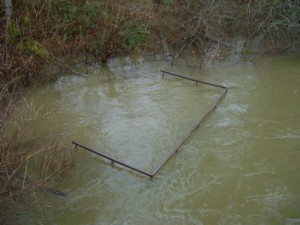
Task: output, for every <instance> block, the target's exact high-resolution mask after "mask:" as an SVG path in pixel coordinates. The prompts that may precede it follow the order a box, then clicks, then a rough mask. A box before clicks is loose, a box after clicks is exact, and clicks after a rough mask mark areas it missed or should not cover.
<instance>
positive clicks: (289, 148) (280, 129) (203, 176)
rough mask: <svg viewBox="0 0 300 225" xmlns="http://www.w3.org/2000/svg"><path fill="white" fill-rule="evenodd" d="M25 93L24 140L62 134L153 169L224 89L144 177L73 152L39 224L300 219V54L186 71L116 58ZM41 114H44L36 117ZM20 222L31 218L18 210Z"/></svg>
mask: <svg viewBox="0 0 300 225" xmlns="http://www.w3.org/2000/svg"><path fill="white" fill-rule="evenodd" d="M75 69H77V70H80V71H83V72H85V73H88V74H89V77H88V78H84V77H79V76H74V75H65V76H62V77H60V78H59V79H58V80H57V81H55V82H54V83H51V84H49V85H47V86H44V87H39V88H37V89H36V90H34V92H33V93H31V94H30V95H31V96H32V97H33V102H34V104H35V105H36V107H37V108H39V107H40V106H42V108H41V110H40V111H41V113H44V116H41V117H38V118H37V119H36V120H35V121H34V123H33V127H34V129H33V130H32V135H34V136H36V137H37V139H38V140H40V141H43V140H45V138H51V137H56V136H60V137H65V138H66V139H67V140H68V143H70V145H69V147H70V148H73V147H74V146H72V144H71V141H77V142H79V143H82V144H84V145H86V146H89V147H91V148H93V149H96V150H98V151H99V152H102V153H105V154H107V155H110V156H113V157H115V158H117V159H119V160H121V161H124V162H126V163H129V164H130V165H133V166H135V167H137V168H140V169H143V170H146V171H149V172H152V171H153V170H154V169H155V168H156V167H157V165H158V164H159V163H160V162H161V161H162V159H163V158H164V157H166V156H167V155H168V154H169V153H170V151H171V150H172V148H174V146H176V145H177V144H178V142H179V141H180V140H181V138H182V137H183V136H184V135H185V133H186V132H187V131H188V130H189V129H190V128H191V127H192V126H194V125H195V123H196V122H197V121H198V120H199V119H200V118H201V117H202V116H203V115H204V114H205V112H206V111H207V110H208V109H209V107H210V105H211V104H212V103H213V102H214V101H216V99H217V98H218V97H219V95H220V93H221V92H222V90H220V89H218V88H213V87H207V86H205V85H201V84H198V85H196V84H195V83H193V82H191V81H187V80H182V79H179V78H174V77H170V76H165V77H162V76H161V73H160V69H165V70H168V71H173V72H176V73H180V74H184V75H186V76H190V77H193V78H196V79H200V80H205V81H209V82H212V83H217V84H221V85H225V86H228V87H229V91H228V94H227V96H226V97H225V99H224V100H223V101H222V102H221V104H220V105H219V107H218V108H217V109H216V110H215V111H214V112H213V114H212V115H211V116H210V117H209V118H208V119H207V120H205V122H204V123H203V125H202V126H201V127H200V128H199V129H198V130H196V132H195V133H194V134H193V135H192V136H191V137H190V138H189V139H188V141H187V142H186V143H185V144H184V145H183V146H182V147H181V148H180V151H179V152H178V153H177V154H176V155H175V156H174V157H173V158H172V159H171V160H170V161H169V162H168V163H167V164H166V165H165V166H164V167H163V168H162V170H161V171H160V172H159V173H158V174H157V175H156V177H154V178H153V179H150V178H148V177H146V176H143V175H141V174H137V173H135V172H133V171H130V170H128V169H126V168H123V167H121V166H116V165H115V166H114V165H111V164H110V162H109V161H107V160H104V159H102V158H100V157H98V156H96V155H93V154H92V153H89V152H86V151H84V150H80V149H78V150H77V151H78V154H80V157H79V158H78V160H77V163H76V165H75V166H74V167H73V168H72V170H71V173H70V175H69V176H68V177H66V178H65V179H64V180H63V181H62V182H61V183H60V184H59V186H58V187H57V188H59V189H60V190H62V191H66V192H67V193H68V196H67V197H66V198H63V199H57V198H56V197H53V199H51V197H49V201H50V202H53V205H54V206H55V204H58V205H57V206H55V208H57V209H53V210H50V212H49V213H48V214H47V215H46V216H45V217H46V218H45V217H42V224H59V225H60V224H61V225H77V224H78V225H84V224H114V225H117V224H131V225H135V224H136V225H140V224H151V225H152V224H170V225H171V224H172V225H175V224H178V225H182V224H199V225H200V224H220V225H221V224H224V225H225V224H226V225H227V224H245V225H248V224H266V225H267V224H270V225H271V224H272V225H274V224H288V225H294V224H300V58H299V57H283V56H281V57H256V58H254V59H247V60H244V61H241V60H232V61H226V62H219V63H216V64H214V65H211V66H208V67H207V68H206V69H202V70H200V69H196V68H193V67H192V66H189V65H188V64H187V63H184V62H182V63H181V64H180V65H177V66H173V67H170V66H168V65H167V64H164V63H162V62H161V61H159V60H151V59H141V60H140V61H139V62H138V63H137V64H136V65H134V64H132V63H131V59H130V58H117V59H114V60H111V61H110V62H109V63H108V64H107V65H97V64H95V65H91V66H86V65H83V66H78V67H77V68H75ZM45 112H47V113H45ZM22 221H23V224H32V221H34V219H33V218H32V216H26V215H23V217H22Z"/></svg>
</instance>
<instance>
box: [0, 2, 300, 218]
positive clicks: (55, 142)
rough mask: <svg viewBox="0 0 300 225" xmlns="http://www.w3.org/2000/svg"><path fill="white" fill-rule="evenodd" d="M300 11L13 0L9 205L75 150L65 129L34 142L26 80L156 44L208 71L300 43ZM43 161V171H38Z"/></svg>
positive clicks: (6, 107) (167, 58) (3, 41)
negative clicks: (234, 58)
mask: <svg viewBox="0 0 300 225" xmlns="http://www.w3.org/2000/svg"><path fill="white" fill-rule="evenodd" d="M0 4H2V5H3V1H1V3H0ZM2 5H1V6H2ZM1 8H3V9H4V7H1ZM245 15H246V19H245ZM297 18H299V6H298V5H297V4H296V2H294V1H276V2H272V3H268V2H263V3H258V2H257V3H256V2H253V1H248V2H244V1H230V2H226V3H219V2H211V1H205V0H203V1H172V0H162V1H144V2H143V3H141V2H140V1H104V0H103V1H83V0H66V1H25V0H22V1H18V2H13V8H12V15H11V17H10V18H9V22H8V23H6V22H7V18H6V15H5V11H1V18H0V20H1V24H3V26H1V28H0V29H1V31H0V49H1V54H0V73H1V74H0V106H1V109H0V113H1V115H0V118H1V121H0V125H1V126H0V138H1V140H0V141H1V142H0V143H1V145H0V150H1V154H0V156H1V163H0V165H1V168H0V179H1V192H0V195H1V197H3V198H1V202H0V203H1V204H0V205H1V206H0V209H1V211H2V212H5V211H4V209H5V208H6V205H7V204H6V202H5V201H11V200H13V201H16V200H22V196H24V195H27V194H28V193H29V192H30V193H31V194H30V195H28V196H31V197H32V198H34V196H35V194H34V193H36V192H39V191H40V190H45V189H47V188H48V187H51V185H53V184H54V183H55V179H54V178H59V177H60V174H61V172H62V174H63V173H64V172H66V171H67V170H68V168H69V167H70V166H71V164H72V161H68V160H65V158H61V155H64V152H65V153H66V154H69V153H68V149H66V148H65V143H64V142H63V141H62V140H61V138H62V139H63V137H55V138H53V139H51V140H47V141H45V143H42V144H41V143H39V145H36V144H35V143H36V137H34V136H31V131H30V130H27V127H28V124H29V123H30V122H31V121H32V120H33V119H34V118H35V116H36V115H37V114H38V112H39V110H40V109H39V108H34V107H32V104H31V103H30V102H26V101H25V100H24V99H23V95H22V91H23V88H29V89H30V87H31V86H32V85H33V84H44V83H47V82H48V81H53V80H56V79H57V78H58V77H59V76H60V74H61V72H62V71H65V70H69V71H70V72H71V73H75V74H76V73H77V75H80V76H84V75H86V74H84V73H82V71H77V69H76V68H74V67H72V65H73V64H76V61H77V60H78V59H79V60H80V61H81V62H85V63H89V62H96V63H98V64H101V63H110V62H111V61H113V57H115V56H120V55H133V59H138V58H139V56H140V55H143V54H146V53H147V52H152V53H153V54H156V55H157V58H159V59H160V60H162V61H164V62H166V63H167V64H168V65H170V64H172V65H174V66H176V65H179V64H180V63H181V60H182V58H184V57H185V56H186V55H192V56H193V57H192V59H190V62H189V64H190V66H191V67H192V68H197V69H201V68H205V67H206V66H207V65H210V64H213V63H214V62H215V61H217V60H219V59H221V58H226V57H228V56H232V55H233V56H237V57H240V56H241V55H243V54H257V53H258V54H260V53H272V54H278V53H283V52H286V51H292V50H295V51H297V49H298V47H299V22H298V19H297ZM4 24H6V25H4ZM152 53H151V54H152ZM77 62H78V61H77ZM133 62H134V60H133ZM22 99H23V100H22ZM20 100H21V101H24V102H23V103H24V105H25V107H24V108H19V105H18V104H19V103H18V102H19V101H20ZM46 114H47V112H46ZM16 118H17V119H16ZM20 118H21V119H20ZM58 158H60V160H58ZM36 168H39V170H40V172H41V173H40V174H39V175H36V174H34V173H32V171H33V170H36ZM56 175H57V176H56ZM27 180H34V182H29V181H27ZM37 205H38V204H37ZM2 209H3V210H2ZM1 222H2V221H0V223H1ZM4 223H5V222H4Z"/></svg>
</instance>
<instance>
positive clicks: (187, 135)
mask: <svg viewBox="0 0 300 225" xmlns="http://www.w3.org/2000/svg"><path fill="white" fill-rule="evenodd" d="M227 90H228V88H225V91H224V92H223V93H222V95H221V96H220V97H219V98H218V99H217V101H216V102H215V103H214V104H212V106H211V107H210V109H209V110H208V111H207V112H206V113H205V115H204V116H203V117H202V118H201V119H200V120H199V121H198V122H197V124H196V125H195V126H194V127H193V128H192V129H190V130H189V131H188V132H187V133H186V134H185V136H184V137H183V138H182V140H181V141H180V142H179V143H178V144H177V145H176V146H175V148H174V149H173V151H172V152H171V153H170V154H169V155H168V156H167V157H166V158H165V159H164V161H163V162H162V163H161V164H160V165H159V166H158V167H157V168H156V170H155V171H154V172H153V177H154V176H155V175H156V174H157V173H158V172H159V170H160V169H161V168H162V167H163V166H164V165H165V164H166V163H167V162H168V161H169V160H170V159H171V158H172V156H173V155H174V154H175V153H176V152H178V150H179V148H180V147H181V146H182V145H183V144H184V142H186V141H187V139H188V138H189V137H190V136H191V135H192V133H193V132H194V131H195V130H196V129H197V128H198V127H199V126H200V125H201V124H202V122H203V121H204V120H205V119H206V118H207V117H208V116H209V115H210V114H211V113H212V112H213V111H214V110H215V109H216V108H217V106H218V105H219V104H220V102H221V100H222V99H223V98H224V97H225V96H226V94H227Z"/></svg>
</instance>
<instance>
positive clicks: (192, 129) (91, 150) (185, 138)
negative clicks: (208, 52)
mask: <svg viewBox="0 0 300 225" xmlns="http://www.w3.org/2000/svg"><path fill="white" fill-rule="evenodd" d="M161 72H162V73H163V75H164V73H167V74H169V75H172V76H176V77H179V78H183V79H186V80H190V81H194V82H196V83H202V84H206V85H210V86H214V87H218V88H222V89H225V90H224V92H223V93H222V94H221V95H220V96H219V98H218V99H217V101H216V102H214V103H213V104H212V105H211V107H210V108H209V110H208V111H207V112H206V113H205V115H204V116H203V117H201V119H200V120H199V121H198V122H197V123H196V125H195V126H194V127H192V128H191V129H190V130H189V131H188V132H187V133H186V134H185V135H184V137H183V138H182V139H181V141H180V142H179V143H178V144H177V145H176V146H175V147H174V148H173V151H172V152H171V153H170V154H169V155H168V156H167V157H166V158H165V159H164V160H163V161H162V162H161V163H160V164H159V166H158V167H157V168H156V169H155V171H154V172H153V173H152V174H151V173H148V172H145V171H143V170H140V169H137V168H135V167H133V166H130V165H128V164H126V163H124V162H121V161H120V160H117V159H114V158H112V157H110V156H107V155H105V154H102V153H99V152H97V151H95V150H93V149H91V148H89V147H86V146H84V145H82V144H79V143H77V142H75V141H72V144H74V145H75V147H77V146H79V147H81V148H83V149H84V150H87V151H89V152H92V153H94V154H96V155H99V156H101V157H103V158H106V159H108V160H111V162H112V163H117V164H120V165H122V166H124V167H127V168H129V169H131V170H134V171H136V172H138V173H141V174H144V175H146V176H148V177H151V178H153V177H154V176H155V175H156V174H157V173H158V172H159V171H160V169H161V168H162V167H163V166H164V165H165V164H166V163H167V162H168V161H169V160H170V159H171V158H172V156H173V155H174V154H175V153H176V152H178V150H179V148H180V147H181V146H182V145H183V144H184V143H185V142H186V141H187V140H188V138H189V137H190V136H191V135H192V134H193V132H194V131H195V130H196V129H197V128H198V127H199V126H200V125H201V124H202V123H203V121H204V120H205V119H206V118H208V116H209V115H210V114H211V113H212V112H213V111H214V110H215V109H216V108H217V106H218V105H219V104H220V102H221V101H222V99H223V98H224V97H225V96H226V94H227V91H228V87H225V86H222V85H217V84H213V83H209V82H205V81H201V80H196V79H193V78H189V77H185V76H182V75H179V74H175V73H171V72H168V71H164V70H161Z"/></svg>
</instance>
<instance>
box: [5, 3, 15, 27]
mask: <svg viewBox="0 0 300 225" xmlns="http://www.w3.org/2000/svg"><path fill="white" fill-rule="evenodd" d="M3 1H4V7H5V17H6V24H8V23H9V20H10V17H11V15H12V12H13V10H12V0H3Z"/></svg>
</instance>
